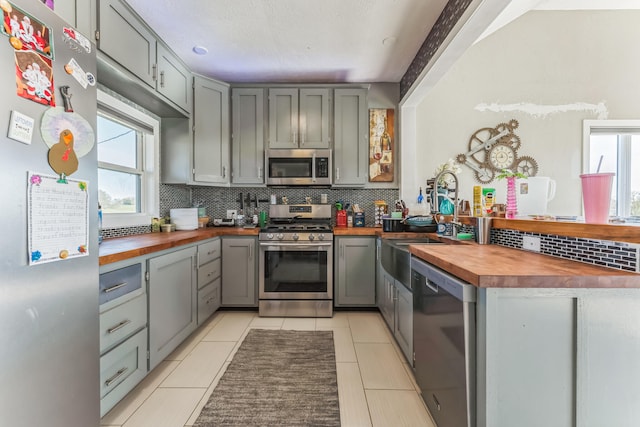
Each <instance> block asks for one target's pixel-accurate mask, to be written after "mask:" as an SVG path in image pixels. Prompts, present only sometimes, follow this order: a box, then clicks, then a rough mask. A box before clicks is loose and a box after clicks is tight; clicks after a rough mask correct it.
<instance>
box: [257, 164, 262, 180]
mask: <svg viewBox="0 0 640 427" xmlns="http://www.w3.org/2000/svg"><path fill="white" fill-rule="evenodd" d="M258 178H259V179H262V167H260V166H258Z"/></svg>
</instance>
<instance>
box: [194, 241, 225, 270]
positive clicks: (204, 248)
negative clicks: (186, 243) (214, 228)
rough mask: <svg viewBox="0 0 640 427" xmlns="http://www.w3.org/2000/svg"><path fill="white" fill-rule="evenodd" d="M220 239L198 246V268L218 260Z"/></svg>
mask: <svg viewBox="0 0 640 427" xmlns="http://www.w3.org/2000/svg"><path fill="white" fill-rule="evenodd" d="M221 254H222V252H221V251H220V239H216V240H213V241H211V242H207V243H203V244H201V245H198V267H200V266H201V265H204V264H206V263H208V262H209V261H213V260H214V259H216V258H220V255H221Z"/></svg>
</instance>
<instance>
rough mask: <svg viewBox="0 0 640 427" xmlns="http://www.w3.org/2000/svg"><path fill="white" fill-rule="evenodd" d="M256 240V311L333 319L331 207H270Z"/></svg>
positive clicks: (268, 314)
mask: <svg viewBox="0 0 640 427" xmlns="http://www.w3.org/2000/svg"><path fill="white" fill-rule="evenodd" d="M259 241H260V260H259V263H258V264H259V278H258V284H259V304H258V307H259V315H260V316H265V317H332V316H333V232H332V229H331V206H330V205H270V206H269V224H268V225H267V226H266V227H265V228H263V229H261V230H260V234H259Z"/></svg>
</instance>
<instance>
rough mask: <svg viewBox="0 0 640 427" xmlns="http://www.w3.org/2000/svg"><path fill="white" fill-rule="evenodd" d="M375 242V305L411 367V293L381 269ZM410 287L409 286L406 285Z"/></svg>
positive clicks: (379, 241) (378, 243)
mask: <svg viewBox="0 0 640 427" xmlns="http://www.w3.org/2000/svg"><path fill="white" fill-rule="evenodd" d="M381 243H382V240H381V239H377V241H376V260H377V271H376V273H377V277H376V291H377V295H376V304H377V305H378V309H379V310H380V313H381V314H382V318H383V319H384V321H385V322H386V324H387V326H388V327H389V330H390V331H391V332H392V333H393V336H394V338H395V340H396V342H397V343H398V346H399V347H400V349H401V350H402V353H403V354H404V356H405V358H406V359H407V361H408V362H409V365H410V366H413V292H411V290H410V289H409V288H407V287H406V286H405V285H403V284H402V283H401V282H400V281H399V280H396V279H395V278H394V277H393V276H392V275H391V274H389V273H387V271H386V270H385V269H384V268H383V267H382V263H381V262H380V245H381ZM407 285H410V284H407Z"/></svg>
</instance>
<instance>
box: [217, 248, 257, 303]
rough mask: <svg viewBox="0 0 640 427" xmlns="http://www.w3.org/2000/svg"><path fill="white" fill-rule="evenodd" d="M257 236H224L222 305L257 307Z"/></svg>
mask: <svg viewBox="0 0 640 427" xmlns="http://www.w3.org/2000/svg"><path fill="white" fill-rule="evenodd" d="M256 250H257V238H255V237H223V238H222V305H223V306H240V307H256V306H257V305H258V299H257V280H256V278H257V271H256V270H257V265H258V263H257V259H258V254H257V253H256Z"/></svg>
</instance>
